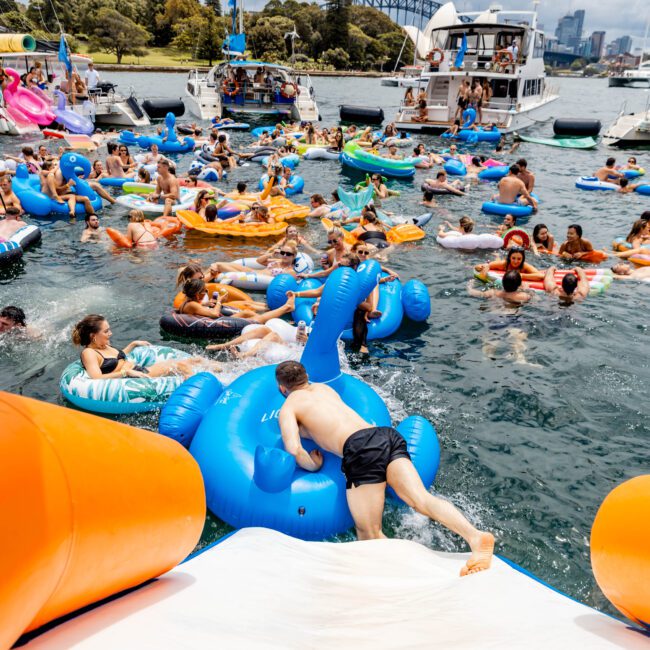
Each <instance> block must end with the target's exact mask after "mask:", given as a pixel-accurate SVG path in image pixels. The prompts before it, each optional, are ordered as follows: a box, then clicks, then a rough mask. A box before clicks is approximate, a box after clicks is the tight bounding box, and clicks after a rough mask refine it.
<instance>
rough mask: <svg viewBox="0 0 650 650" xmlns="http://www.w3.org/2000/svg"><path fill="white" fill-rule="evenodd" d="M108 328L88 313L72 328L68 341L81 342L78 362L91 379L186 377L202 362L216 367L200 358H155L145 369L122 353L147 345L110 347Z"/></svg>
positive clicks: (135, 342)
mask: <svg viewBox="0 0 650 650" xmlns="http://www.w3.org/2000/svg"><path fill="white" fill-rule="evenodd" d="M112 335H113V333H112V332H111V327H110V325H109V324H108V321H107V320H106V319H105V318H104V317H103V316H100V315H99V314H89V315H88V316H86V317H85V318H84V319H83V320H81V321H79V322H78V323H77V324H76V325H75V326H74V329H73V330H72V342H73V343H74V344H75V345H83V346H84V349H83V350H82V351H81V363H82V364H83V367H84V368H85V370H86V372H87V373H88V375H89V376H90V378H91V379H120V378H121V379H126V377H164V376H166V375H183V376H184V377H190V376H191V375H192V374H194V369H195V367H196V366H197V365H204V366H207V367H209V368H210V369H211V370H214V371H216V370H218V369H219V366H218V364H215V363H213V362H211V361H208V360H207V359H203V358H201V357H192V358H190V359H170V360H168V361H158V362H157V363H154V364H153V365H151V366H149V367H147V368H145V367H143V366H136V365H135V364H134V363H133V362H132V361H128V360H127V358H126V355H127V354H129V352H131V350H133V348H137V347H139V346H142V345H151V344H150V343H148V342H147V341H132V342H131V343H129V344H128V345H127V346H126V347H125V348H124V349H123V350H118V349H117V348H114V347H111V336H112Z"/></svg>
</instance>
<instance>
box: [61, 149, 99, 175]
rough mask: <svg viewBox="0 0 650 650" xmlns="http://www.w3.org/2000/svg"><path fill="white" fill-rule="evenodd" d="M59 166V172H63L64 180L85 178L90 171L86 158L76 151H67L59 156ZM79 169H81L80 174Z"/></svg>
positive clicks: (90, 167)
mask: <svg viewBox="0 0 650 650" xmlns="http://www.w3.org/2000/svg"><path fill="white" fill-rule="evenodd" d="M59 167H60V169H61V173H62V174H63V178H65V180H66V181H69V180H71V179H72V180H75V181H78V180H79V178H80V177H81V178H87V177H88V175H89V174H90V172H91V171H92V166H91V164H90V161H89V160H88V158H86V157H85V156H82V155H80V154H78V153H72V152H69V151H68V152H66V153H64V154H63V155H62V156H61V162H60V163H59ZM79 170H81V174H80V175H79Z"/></svg>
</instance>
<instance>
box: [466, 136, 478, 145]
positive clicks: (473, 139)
mask: <svg viewBox="0 0 650 650" xmlns="http://www.w3.org/2000/svg"><path fill="white" fill-rule="evenodd" d="M465 142H467V144H476V143H477V142H478V133H470V134H469V135H468V136H467V140H465Z"/></svg>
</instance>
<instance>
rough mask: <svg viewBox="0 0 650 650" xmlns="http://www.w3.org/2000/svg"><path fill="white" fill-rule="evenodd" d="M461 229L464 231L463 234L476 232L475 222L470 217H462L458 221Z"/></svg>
mask: <svg viewBox="0 0 650 650" xmlns="http://www.w3.org/2000/svg"><path fill="white" fill-rule="evenodd" d="M458 223H459V224H460V227H461V228H462V229H463V232H467V233H470V232H472V230H474V221H473V220H472V219H470V217H461V218H460V219H459V220H458Z"/></svg>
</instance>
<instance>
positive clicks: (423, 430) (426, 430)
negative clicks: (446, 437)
mask: <svg viewBox="0 0 650 650" xmlns="http://www.w3.org/2000/svg"><path fill="white" fill-rule="evenodd" d="M396 428H397V430H398V431H399V432H400V433H401V434H402V436H404V439H405V440H406V446H407V449H408V452H409V454H410V456H411V461H412V462H413V465H414V466H415V469H416V470H417V472H418V474H419V475H420V478H421V479H422V483H424V487H426V488H427V490H428V489H429V487H431V485H433V480H434V479H435V477H436V474H437V472H438V467H439V466H440V443H439V442H438V436H437V434H436V430H435V429H434V428H433V425H432V424H431V422H429V420H427V419H426V418H423V417H422V416H421V415H410V416H409V417H407V418H406V419H405V420H403V421H402V422H400V423H399V424H398V425H397V427H396ZM388 494H389V495H390V496H391V497H393V498H394V499H396V500H397V501H399V502H400V503H402V500H401V499H399V497H398V496H397V495H396V494H395V491H394V490H393V488H388Z"/></svg>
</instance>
